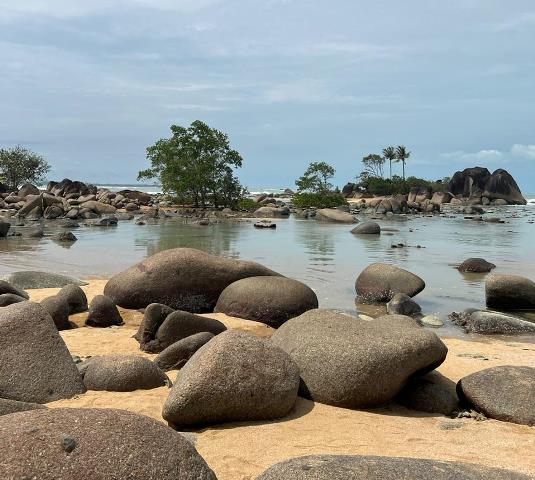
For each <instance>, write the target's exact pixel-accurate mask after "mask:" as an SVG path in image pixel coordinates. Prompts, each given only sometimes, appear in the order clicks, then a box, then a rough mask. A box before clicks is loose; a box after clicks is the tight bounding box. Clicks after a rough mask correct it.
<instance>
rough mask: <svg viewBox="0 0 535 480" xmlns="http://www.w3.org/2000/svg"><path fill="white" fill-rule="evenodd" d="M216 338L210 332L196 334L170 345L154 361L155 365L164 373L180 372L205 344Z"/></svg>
mask: <svg viewBox="0 0 535 480" xmlns="http://www.w3.org/2000/svg"><path fill="white" fill-rule="evenodd" d="M212 338H214V334H213V333H210V332H201V333H196V334H195V335H190V336H189V337H186V338H183V339H182V340H179V341H178V342H175V343H173V344H172V345H169V346H168V347H167V348H166V349H165V350H163V351H162V352H160V353H159V354H158V356H157V357H156V358H155V359H154V363H155V364H156V365H157V366H158V367H160V368H161V369H162V370H163V371H164V372H167V371H169V370H178V369H180V368H182V367H183V366H184V365H185V364H186V362H187V361H188V360H189V359H190V358H191V357H192V356H193V354H194V353H195V352H196V351H197V350H199V348H201V347H202V346H203V345H204V344H205V343H208V342H209V341H210V340H212Z"/></svg>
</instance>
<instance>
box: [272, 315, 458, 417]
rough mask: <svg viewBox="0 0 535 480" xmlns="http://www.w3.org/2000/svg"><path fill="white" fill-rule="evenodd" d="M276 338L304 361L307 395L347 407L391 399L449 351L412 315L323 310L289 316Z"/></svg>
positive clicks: (300, 363) (303, 381)
mask: <svg viewBox="0 0 535 480" xmlns="http://www.w3.org/2000/svg"><path fill="white" fill-rule="evenodd" d="M272 340H273V343H274V344H275V345H277V346H279V347H280V348H282V349H283V350H285V351H286V352H288V354H289V355H290V356H291V357H292V358H293V359H294V360H295V362H296V363H297V365H298V366H299V369H300V371H301V387H300V393H301V395H303V396H305V397H307V398H311V399H312V400H314V401H318V402H320V403H326V404H328V405H334V406H338V407H345V408H367V407H374V406H378V405H382V404H385V403H387V402H389V401H391V400H392V399H393V398H394V397H395V396H396V395H397V394H398V393H399V391H400V390H401V389H402V388H403V387H404V386H405V383H406V382H407V380H408V379H409V378H410V377H411V376H412V375H414V374H417V373H424V372H428V371H431V370H433V369H434V368H436V367H438V366H439V365H440V364H441V363H442V362H443V361H444V359H445V358H446V354H447V351H448V349H447V348H446V346H445V345H444V344H443V343H442V341H441V340H440V339H439V338H438V337H437V336H436V335H435V334H434V333H433V332H431V331H429V330H426V329H423V328H421V327H419V326H418V324H417V323H416V321H414V320H413V319H411V318H409V317H404V316H399V315H387V316H385V317H381V318H378V319H375V320H374V321H365V320H361V319H359V318H356V317H350V316H348V315H342V314H339V313H336V312H334V311H331V310H323V309H319V310H310V311H308V312H306V313H304V314H303V315H301V316H299V317H296V318H293V319H291V320H288V322H286V323H285V324H284V325H282V326H281V327H280V328H279V329H278V330H277V331H276V332H275V333H274V335H273V337H272Z"/></svg>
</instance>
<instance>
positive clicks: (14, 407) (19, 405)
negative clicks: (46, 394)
mask: <svg viewBox="0 0 535 480" xmlns="http://www.w3.org/2000/svg"><path fill="white" fill-rule="evenodd" d="M42 408H46V407H45V406H44V405H41V404H40V403H29V402H19V401H18V400H8V399H6V398H0V417H1V416H2V415H9V414H10V413H16V412H26V411H27V410H38V409H42Z"/></svg>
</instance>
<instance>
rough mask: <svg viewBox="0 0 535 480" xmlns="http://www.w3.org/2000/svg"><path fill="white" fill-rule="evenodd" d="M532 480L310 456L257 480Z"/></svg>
mask: <svg viewBox="0 0 535 480" xmlns="http://www.w3.org/2000/svg"><path fill="white" fill-rule="evenodd" d="M289 479H291V480H349V479H351V480H528V479H529V476H527V475H523V474H520V473H515V472H512V471H509V470H501V469H497V468H489V467H484V466H482V465H471V464H468V463H461V462H442V461H438V460H427V459H423V458H403V457H372V456H359V455H310V456H307V457H297V458H292V459H290V460H285V461H283V462H280V463H277V464H276V465H273V466H272V467H270V468H268V469H267V470H266V471H265V472H264V473H263V474H262V475H260V476H259V477H257V480H289Z"/></svg>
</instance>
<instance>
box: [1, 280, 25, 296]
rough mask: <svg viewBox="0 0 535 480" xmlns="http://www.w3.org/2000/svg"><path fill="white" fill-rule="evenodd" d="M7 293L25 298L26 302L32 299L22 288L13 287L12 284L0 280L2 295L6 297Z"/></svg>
mask: <svg viewBox="0 0 535 480" xmlns="http://www.w3.org/2000/svg"><path fill="white" fill-rule="evenodd" d="M6 293H11V294H12V295H17V296H19V297H22V298H25V299H26V300H28V299H29V298H30V296H29V295H28V294H27V293H26V292H25V291H24V290H22V289H21V288H18V287H16V286H14V285H11V283H9V282H7V281H6V280H0V295H4V294H6Z"/></svg>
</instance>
